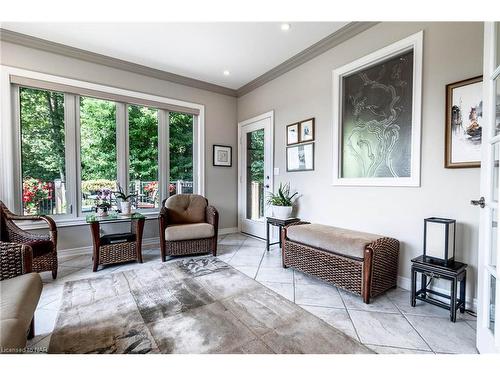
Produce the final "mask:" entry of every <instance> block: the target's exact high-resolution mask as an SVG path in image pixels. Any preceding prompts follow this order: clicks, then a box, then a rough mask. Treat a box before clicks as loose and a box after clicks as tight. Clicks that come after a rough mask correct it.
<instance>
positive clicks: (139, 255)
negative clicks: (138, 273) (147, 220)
mask: <svg viewBox="0 0 500 375" xmlns="http://www.w3.org/2000/svg"><path fill="white" fill-rule="evenodd" d="M135 222H136V223H135V225H136V227H135V228H136V229H135V240H136V245H135V249H136V252H137V261H138V262H139V263H142V232H143V230H144V219H138V220H135Z"/></svg>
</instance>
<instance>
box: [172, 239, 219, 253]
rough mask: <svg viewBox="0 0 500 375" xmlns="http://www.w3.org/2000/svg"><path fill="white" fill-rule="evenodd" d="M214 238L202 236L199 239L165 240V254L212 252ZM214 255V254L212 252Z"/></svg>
mask: <svg viewBox="0 0 500 375" xmlns="http://www.w3.org/2000/svg"><path fill="white" fill-rule="evenodd" d="M215 241H217V239H216V238H202V239H199V240H185V241H165V255H166V256H178V255H193V254H205V253H211V252H214V250H213V249H214V246H215ZM214 255H216V254H215V253H214Z"/></svg>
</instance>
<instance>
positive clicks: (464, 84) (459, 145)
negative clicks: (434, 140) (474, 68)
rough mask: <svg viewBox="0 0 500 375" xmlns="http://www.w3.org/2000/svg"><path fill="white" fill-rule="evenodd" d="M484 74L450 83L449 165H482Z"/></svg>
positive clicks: (468, 166) (448, 86)
mask: <svg viewBox="0 0 500 375" xmlns="http://www.w3.org/2000/svg"><path fill="white" fill-rule="evenodd" d="M482 125H483V77H482V76H480V77H474V78H470V79H466V80H464V81H460V82H455V83H450V84H449V85H447V86H446V125H445V126H446V143H445V150H446V152H445V164H444V166H445V168H478V167H480V166H481V138H482Z"/></svg>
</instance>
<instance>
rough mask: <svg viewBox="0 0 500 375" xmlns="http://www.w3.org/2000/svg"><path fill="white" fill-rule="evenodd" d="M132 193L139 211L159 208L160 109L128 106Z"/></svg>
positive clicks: (130, 183)
mask: <svg viewBox="0 0 500 375" xmlns="http://www.w3.org/2000/svg"><path fill="white" fill-rule="evenodd" d="M128 132H129V191H130V192H131V193H133V194H135V197H134V200H133V202H134V207H135V208H136V209H148V208H149V209H151V208H158V207H159V204H160V191H159V189H158V187H159V186H158V183H159V181H158V110H156V109H152V108H147V107H139V106H136V105H129V106H128Z"/></svg>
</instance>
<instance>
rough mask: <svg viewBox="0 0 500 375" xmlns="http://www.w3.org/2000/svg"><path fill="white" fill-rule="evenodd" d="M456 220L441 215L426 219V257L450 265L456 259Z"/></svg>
mask: <svg viewBox="0 0 500 375" xmlns="http://www.w3.org/2000/svg"><path fill="white" fill-rule="evenodd" d="M455 226H456V220H453V219H444V218H440V217H429V218H427V219H424V257H426V258H430V259H431V260H436V261H438V262H439V263H441V264H443V265H444V266H448V264H449V263H452V262H453V261H454V259H455Z"/></svg>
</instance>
